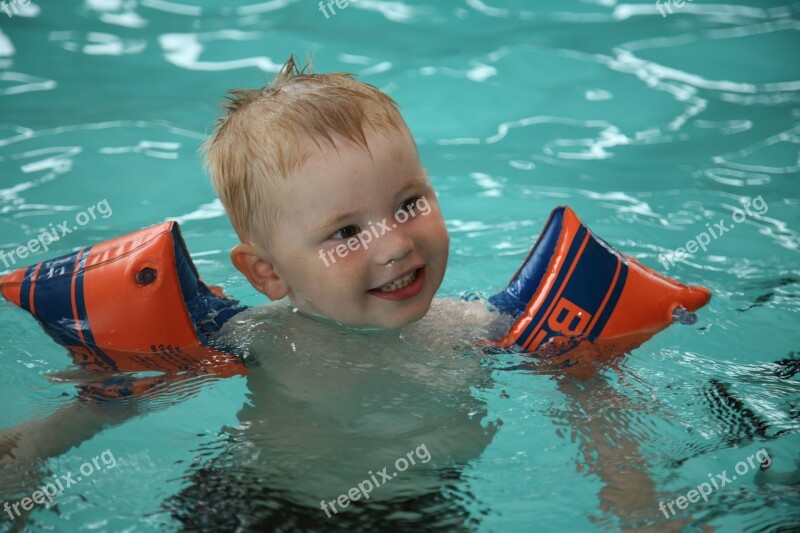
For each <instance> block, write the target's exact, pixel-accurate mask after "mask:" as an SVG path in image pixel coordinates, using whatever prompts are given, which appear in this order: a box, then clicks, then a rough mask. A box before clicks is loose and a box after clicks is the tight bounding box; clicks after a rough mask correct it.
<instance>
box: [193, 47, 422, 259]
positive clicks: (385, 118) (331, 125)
mask: <svg viewBox="0 0 800 533" xmlns="http://www.w3.org/2000/svg"><path fill="white" fill-rule="evenodd" d="M227 100H228V101H227V102H226V103H225V107H224V114H223V115H222V116H221V117H220V118H219V119H218V120H217V122H216V127H215V130H214V133H213V134H212V135H211V137H210V138H209V139H208V140H207V141H206V142H205V143H204V144H203V146H202V147H201V151H202V152H204V154H205V157H204V163H205V167H206V170H207V171H208V172H209V174H210V175H211V182H212V184H213V186H214V189H215V190H216V192H217V195H218V196H219V198H220V200H221V201H222V205H223V206H224V207H225V211H226V212H227V213H228V217H229V218H230V221H231V224H232V225H233V228H234V229H235V230H236V233H237V235H238V236H239V239H240V240H241V241H242V242H253V243H254V244H256V245H257V246H261V245H264V246H267V245H268V244H269V243H270V232H269V228H271V227H273V226H274V225H275V223H276V222H277V220H278V217H279V216H280V209H279V207H280V205H279V203H280V198H279V197H278V196H277V194H276V189H277V186H278V185H279V183H280V181H281V180H286V179H287V178H288V177H289V176H290V175H291V173H292V171H293V170H294V169H296V168H297V167H298V166H300V165H302V164H303V163H304V162H305V161H306V160H307V159H308V158H309V157H310V156H311V155H313V154H314V153H315V150H316V151H317V152H318V151H319V150H321V149H322V148H323V147H324V146H325V145H330V146H333V147H334V148H336V146H337V143H341V142H342V141H345V142H347V141H349V142H353V143H355V144H356V145H358V146H360V147H361V148H363V149H364V150H366V151H367V152H368V153H369V146H368V144H367V138H366V134H365V129H367V128H369V129H372V130H375V131H377V132H390V131H391V130H393V129H395V130H400V131H407V126H406V124H405V122H404V121H403V118H402V116H401V115H400V111H399V109H398V107H397V103H396V102H395V101H394V100H392V99H391V98H390V97H389V96H387V95H386V94H384V93H383V92H381V91H380V90H379V89H377V88H376V87H373V86H372V85H369V84H366V83H363V82H360V81H357V80H355V78H354V76H353V75H352V74H347V73H343V72H337V73H329V74H314V73H311V65H310V62H308V61H307V64H306V66H305V67H303V69H298V67H297V65H296V63H295V57H294V54H292V56H291V57H290V58H289V60H288V61H286V63H285V64H284V65H283V67H282V68H281V69H280V71H279V72H278V74H277V75H276V76H275V79H274V80H273V81H272V83H271V84H269V85H267V86H264V87H262V88H260V89H232V90H229V91H228V94H227Z"/></svg>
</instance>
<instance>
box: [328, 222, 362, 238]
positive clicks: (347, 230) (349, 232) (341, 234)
mask: <svg viewBox="0 0 800 533" xmlns="http://www.w3.org/2000/svg"><path fill="white" fill-rule="evenodd" d="M356 235H358V228H357V227H356V226H353V225H350V226H345V227H343V228H339V229H337V230H336V231H334V232H333V233H331V236H330V238H331V239H349V238H350V237H355V236H356Z"/></svg>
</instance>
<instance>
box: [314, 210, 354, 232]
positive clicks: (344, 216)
mask: <svg viewBox="0 0 800 533" xmlns="http://www.w3.org/2000/svg"><path fill="white" fill-rule="evenodd" d="M357 214H358V213H357V212H352V213H344V214H342V215H339V216H336V217H334V218H333V219H331V220H329V221H327V222H326V223H324V224H320V225H319V226H317V228H316V229H315V230H314V233H322V232H323V231H327V230H328V229H329V228H333V227H337V224H340V223H342V222H344V221H345V220H347V219H349V218H351V217H355V216H356V215H357Z"/></svg>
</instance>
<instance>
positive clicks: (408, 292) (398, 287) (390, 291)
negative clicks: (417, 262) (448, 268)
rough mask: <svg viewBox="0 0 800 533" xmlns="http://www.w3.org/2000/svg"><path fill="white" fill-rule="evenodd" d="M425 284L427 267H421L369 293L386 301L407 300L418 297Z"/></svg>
mask: <svg viewBox="0 0 800 533" xmlns="http://www.w3.org/2000/svg"><path fill="white" fill-rule="evenodd" d="M424 284H425V267H424V266H423V267H420V268H418V269H416V270H413V271H411V272H409V273H408V274H406V275H404V276H402V277H399V278H397V279H396V280H393V281H391V282H389V283H387V284H386V285H382V286H381V287H378V288H376V289H370V290H369V291H367V292H368V293H369V294H372V295H373V296H377V297H379V298H383V299H384V300H406V299H408V298H411V297H412V296H416V295H417V294H418V293H419V292H420V290H422V286H423V285H424Z"/></svg>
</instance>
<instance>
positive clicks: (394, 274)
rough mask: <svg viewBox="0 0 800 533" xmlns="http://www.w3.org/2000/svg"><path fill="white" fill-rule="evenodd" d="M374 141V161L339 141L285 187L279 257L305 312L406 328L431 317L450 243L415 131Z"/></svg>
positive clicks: (274, 245) (275, 252) (274, 232)
mask: <svg viewBox="0 0 800 533" xmlns="http://www.w3.org/2000/svg"><path fill="white" fill-rule="evenodd" d="M365 133H366V136H367V141H368V143H369V147H370V152H371V157H370V153H367V152H366V151H365V150H364V149H362V148H361V147H359V146H357V145H355V144H353V143H351V142H346V141H341V140H340V139H337V147H338V151H337V149H335V148H333V147H331V146H328V145H325V147H324V148H323V149H322V151H321V152H316V153H315V155H313V156H311V157H310V158H309V160H308V161H307V162H306V163H305V164H303V165H302V166H301V167H300V168H299V169H298V170H297V171H295V172H293V173H292V175H291V176H289V178H288V179H287V181H286V182H285V184H281V191H280V192H279V195H280V207H279V209H280V211H281V216H279V217H278V218H279V222H278V224H277V227H273V228H270V232H271V236H272V242H271V246H270V250H269V251H270V254H269V255H270V257H269V259H270V260H271V262H272V264H273V267H274V269H275V273H276V275H277V276H279V277H280V278H281V281H282V283H284V284H285V286H286V289H287V294H288V296H289V297H290V298H291V300H292V302H293V303H294V305H296V306H297V307H298V308H299V309H300V310H301V311H305V312H308V313H315V314H320V315H324V316H326V317H328V318H330V319H333V320H335V321H337V322H341V323H343V324H346V325H350V326H373V327H383V328H399V327H403V326H405V325H407V324H410V323H411V322H414V321H416V320H419V319H420V318H422V317H423V316H424V315H425V313H426V312H427V311H428V308H429V307H430V304H431V301H432V300H433V297H434V294H435V292H436V291H437V289H438V288H439V286H440V285H441V282H442V278H443V277H444V272H445V267H446V266H447V256H448V249H449V244H450V240H449V236H448V234H447V229H446V228H445V224H444V219H443V218H442V213H441V211H440V209H439V203H438V201H437V199H436V194H435V192H434V190H433V187H432V186H431V184H430V181H429V180H428V176H427V171H426V170H425V169H423V168H422V165H421V164H420V160H419V156H418V154H417V150H416V145H415V143H414V140H413V139H412V137H411V135H410V133H408V132H407V131H405V132H400V131H392V132H390V133H376V132H374V131H373V130H371V129H367V130H365ZM398 213H399V214H398ZM409 273H410V274H411V275H412V276H416V277H415V278H408V277H407V274H409ZM398 279H400V282H398V283H395V284H394V285H393V286H388V287H387V284H389V283H390V282H393V281H395V280H398ZM410 279H413V281H410V282H409V280H410ZM381 287H383V288H384V289H387V290H386V291H382V290H381Z"/></svg>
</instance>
